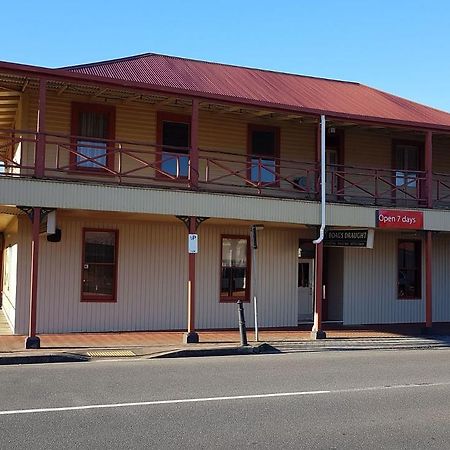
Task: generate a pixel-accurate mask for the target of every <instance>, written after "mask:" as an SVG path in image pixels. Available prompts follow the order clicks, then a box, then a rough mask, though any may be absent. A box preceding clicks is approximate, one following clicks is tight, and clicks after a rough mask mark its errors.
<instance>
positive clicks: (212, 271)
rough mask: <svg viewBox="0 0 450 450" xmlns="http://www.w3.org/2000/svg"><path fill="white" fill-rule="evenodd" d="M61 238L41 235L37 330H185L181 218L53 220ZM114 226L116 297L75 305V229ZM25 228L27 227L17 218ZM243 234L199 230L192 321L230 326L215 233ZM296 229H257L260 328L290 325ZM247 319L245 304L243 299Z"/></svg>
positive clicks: (25, 275)
mask: <svg viewBox="0 0 450 450" xmlns="http://www.w3.org/2000/svg"><path fill="white" fill-rule="evenodd" d="M58 226H60V227H61V229H62V233H63V234H62V236H63V237H62V240H61V242H59V243H49V242H47V241H46V240H45V239H41V250H40V255H39V264H40V267H39V290H38V296H39V300H38V317H37V324H38V332H40V333H44V332H50V333H51V332H70V331H119V330H151V329H154V330H161V329H184V328H185V327H186V317H187V308H186V303H187V272H188V270H187V269H188V268H187V249H186V247H187V231H186V228H185V226H184V225H183V224H181V223H180V224H178V223H169V222H168V223H157V222H134V221H133V222H131V221H117V222H116V223H114V224H111V223H110V222H107V221H98V220H78V219H72V218H70V219H69V218H60V219H58ZM83 227H95V228H113V229H118V230H119V259H118V271H119V274H118V301H117V303H81V302H80V288H81V251H82V242H81V240H82V228H83ZM22 230H23V232H24V233H29V232H30V226H29V224H28V223H27V222H23V224H22ZM222 233H226V234H247V233H248V227H236V226H214V225H211V226H208V225H207V224H206V223H205V224H203V225H202V226H201V228H200V230H199V234H200V238H199V241H200V244H199V245H200V253H199V255H198V257H197V261H198V262H197V277H198V278H197V283H198V288H197V295H198V300H197V305H198V306H197V326H198V327H200V328H229V327H235V326H236V324H237V322H236V305H235V304H221V303H219V276H220V236H221V234H222ZM298 237H299V232H298V231H296V230H292V229H290V230H283V229H269V228H268V229H266V230H264V232H263V233H262V234H261V242H260V244H261V249H260V250H259V258H258V260H259V262H258V272H259V273H260V277H259V288H258V292H259V294H260V295H259V297H260V315H261V322H260V323H261V326H289V325H296V320H297V291H296V287H297V243H298ZM29 239H30V238H29V234H28V238H27V239H26V240H25V242H24V245H23V246H22V251H21V258H22V259H21V260H20V270H21V276H20V279H21V283H22V290H21V304H22V308H21V309H20V319H19V320H18V326H17V332H18V333H26V331H27V318H28V298H29V273H30V272H29V270H30V264H29V259H30V245H29V242H30V240H29ZM245 308H246V310H247V317H248V320H249V323H250V324H251V323H252V320H251V316H252V313H251V310H250V306H249V305H246V307H245Z"/></svg>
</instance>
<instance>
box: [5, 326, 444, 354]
mask: <svg viewBox="0 0 450 450" xmlns="http://www.w3.org/2000/svg"><path fill="white" fill-rule="evenodd" d="M444 331H445V330H444ZM448 332H449V334H450V329H449V330H448ZM419 334H420V327H419V326H417V325H416V326H412V325H408V326H399V325H397V326H392V327H379V328H378V329H344V328H342V329H332V330H328V331H327V338H328V339H371V338H372V339H373V338H394V337H397V338H398V337H402V336H403V337H407V336H417V335H419ZM199 335H200V341H201V345H202V346H203V345H205V346H206V345H207V346H209V347H211V346H213V347H214V346H224V345H238V344H239V332H238V331H200V332H199ZM182 336H183V333H182V332H179V331H164V332H159V331H148V332H114V333H65V334H42V335H40V338H41V348H42V349H46V350H57V351H58V350H65V351H71V350H75V349H89V348H91V349H93V348H102V349H103V348H143V347H145V348H146V349H147V353H153V352H160V351H164V350H174V349H178V348H181V347H183V344H182ZM248 339H249V341H250V343H252V342H253V341H254V333H253V332H252V331H249V333H248ZM309 339H310V331H307V330H303V331H302V330H298V329H290V330H266V331H260V333H259V341H262V342H304V341H308V340H309ZM24 341H25V336H17V335H15V336H12V335H9V336H8V335H0V352H3V353H5V352H18V351H23V350H24ZM190 348H192V345H191V346H190Z"/></svg>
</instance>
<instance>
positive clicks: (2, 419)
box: [0, 349, 450, 449]
mask: <svg viewBox="0 0 450 450" xmlns="http://www.w3.org/2000/svg"><path fill="white" fill-rule="evenodd" d="M0 448H1V449H31V448H32V449H49V448H58V449H60V448H64V449H71V448H83V449H84V448H124V449H128V448H183V449H190V448H192V449H194V448H195V449H211V448H224V449H228V448H270V449H278V448H280V449H281V448H282V449H290V448H292V449H294V448H295V449H299V448H320V449H335V448H339V449H353V448H355V449H356V448H358V449H362V448H364V449H368V448H369V449H370V448H377V449H378V448H395V449H401V448H405V449H415V448H420V449H423V448H439V449H446V448H450V350H447V349H440V350H419V351H413V350H407V351H375V350H372V351H358V352H330V353H301V354H298V353H295V354H278V355H254V356H253V355H252V356H232V357H208V358H190V359H174V360H129V361H99V362H88V363H86V362H84V363H65V364H36V365H24V366H0Z"/></svg>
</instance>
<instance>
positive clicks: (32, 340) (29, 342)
mask: <svg viewBox="0 0 450 450" xmlns="http://www.w3.org/2000/svg"><path fill="white" fill-rule="evenodd" d="M25 348H29V349H38V348H41V340H40V339H39V338H38V337H37V336H28V337H27V338H26V339H25Z"/></svg>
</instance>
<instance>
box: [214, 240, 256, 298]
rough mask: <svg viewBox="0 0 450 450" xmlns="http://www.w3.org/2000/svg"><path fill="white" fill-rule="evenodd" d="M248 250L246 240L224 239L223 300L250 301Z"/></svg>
mask: <svg viewBox="0 0 450 450" xmlns="http://www.w3.org/2000/svg"><path fill="white" fill-rule="evenodd" d="M248 248H249V247H248V240H247V239H246V238H222V265H221V266H222V267H221V283H220V297H221V299H228V300H231V299H235V300H238V299H241V300H247V299H248V294H249V285H248V267H247V254H248Z"/></svg>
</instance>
